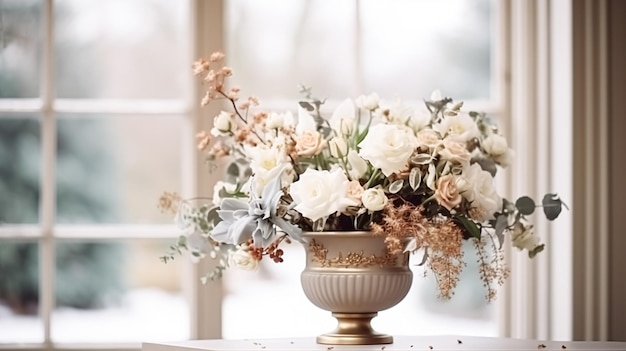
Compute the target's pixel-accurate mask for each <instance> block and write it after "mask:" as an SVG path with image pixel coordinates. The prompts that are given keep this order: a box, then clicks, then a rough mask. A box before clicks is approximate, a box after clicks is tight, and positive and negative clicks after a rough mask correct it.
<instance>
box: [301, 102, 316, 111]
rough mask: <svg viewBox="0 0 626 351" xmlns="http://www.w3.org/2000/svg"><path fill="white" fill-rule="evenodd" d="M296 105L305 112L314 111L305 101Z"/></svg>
mask: <svg viewBox="0 0 626 351" xmlns="http://www.w3.org/2000/svg"><path fill="white" fill-rule="evenodd" d="M298 104H299V105H300V107H302V108H303V109H305V110H307V111H315V107H313V105H311V104H310V103H308V102H306V101H298Z"/></svg>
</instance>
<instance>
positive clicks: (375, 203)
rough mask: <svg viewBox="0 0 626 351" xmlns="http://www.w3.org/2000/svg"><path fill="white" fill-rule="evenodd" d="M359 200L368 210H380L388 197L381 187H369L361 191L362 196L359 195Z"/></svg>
mask: <svg viewBox="0 0 626 351" xmlns="http://www.w3.org/2000/svg"><path fill="white" fill-rule="evenodd" d="M361 201H362V202H363V206H364V207H365V208H366V209H368V211H371V212H374V211H380V210H382V209H383V208H384V207H385V205H386V204H387V202H388V201H389V199H388V198H387V195H385V191H384V190H383V189H382V188H379V187H377V188H369V189H367V190H365V191H364V192H363V196H361Z"/></svg>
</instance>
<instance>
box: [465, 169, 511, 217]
mask: <svg viewBox="0 0 626 351" xmlns="http://www.w3.org/2000/svg"><path fill="white" fill-rule="evenodd" d="M457 189H458V190H459V192H460V193H461V195H462V196H463V197H464V198H466V199H467V200H468V201H469V202H470V204H471V206H472V208H475V210H474V211H471V213H470V214H471V216H472V217H473V218H474V219H476V220H478V221H485V220H488V219H492V218H493V214H494V213H495V212H496V211H498V210H499V209H500V206H501V205H502V200H501V198H500V196H499V195H498V193H497V192H496V189H495V188H494V186H493V178H492V177H491V173H489V172H487V171H483V169H482V168H481V167H480V165H479V164H477V163H474V164H472V165H471V166H469V167H466V169H465V170H464V171H463V173H462V175H461V177H460V178H458V182H457Z"/></svg>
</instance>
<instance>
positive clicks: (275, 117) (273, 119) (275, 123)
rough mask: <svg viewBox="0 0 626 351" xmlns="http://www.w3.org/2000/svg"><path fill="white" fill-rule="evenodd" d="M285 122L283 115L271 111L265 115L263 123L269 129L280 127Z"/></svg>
mask: <svg viewBox="0 0 626 351" xmlns="http://www.w3.org/2000/svg"><path fill="white" fill-rule="evenodd" d="M284 124H285V116H284V115H283V114H281V113H275V112H272V113H270V114H269V116H267V121H266V122H265V125H266V126H267V128H269V129H280V128H282V126H283V125H284Z"/></svg>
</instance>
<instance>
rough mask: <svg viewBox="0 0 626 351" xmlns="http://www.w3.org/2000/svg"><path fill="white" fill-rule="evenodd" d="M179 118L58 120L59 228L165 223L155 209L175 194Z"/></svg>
mask: <svg viewBox="0 0 626 351" xmlns="http://www.w3.org/2000/svg"><path fill="white" fill-rule="evenodd" d="M182 121H183V119H182V117H177V116H173V117H164V116H114V117H93V116H90V118H80V117H78V116H74V115H64V116H60V118H59V121H58V126H57V128H58V136H57V221H58V222H59V223H134V224H137V223H151V224H155V223H171V222H172V219H171V216H170V215H168V214H163V213H161V212H160V211H159V210H158V209H157V207H156V204H157V201H158V197H159V196H160V194H161V193H162V192H164V191H180V184H181V167H180V154H181V146H180V145H181V134H182V130H181V124H182Z"/></svg>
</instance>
